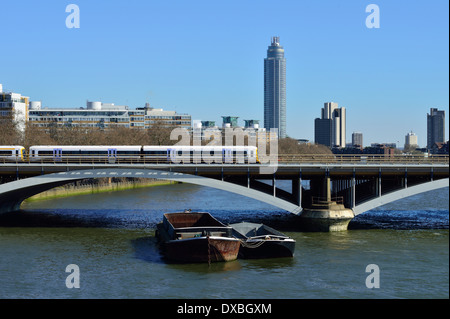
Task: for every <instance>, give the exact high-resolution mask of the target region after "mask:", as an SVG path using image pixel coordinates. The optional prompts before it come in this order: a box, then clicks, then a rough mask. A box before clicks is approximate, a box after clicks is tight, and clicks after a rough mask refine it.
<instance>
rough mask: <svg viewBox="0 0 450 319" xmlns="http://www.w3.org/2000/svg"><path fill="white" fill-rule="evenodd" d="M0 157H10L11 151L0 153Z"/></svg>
mask: <svg viewBox="0 0 450 319" xmlns="http://www.w3.org/2000/svg"><path fill="white" fill-rule="evenodd" d="M0 155H11V151H0Z"/></svg>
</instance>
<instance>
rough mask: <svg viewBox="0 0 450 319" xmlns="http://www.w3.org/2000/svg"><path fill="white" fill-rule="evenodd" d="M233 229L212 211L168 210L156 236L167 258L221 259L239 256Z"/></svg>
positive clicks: (237, 241)
mask: <svg viewBox="0 0 450 319" xmlns="http://www.w3.org/2000/svg"><path fill="white" fill-rule="evenodd" d="M232 232H233V231H232V228H231V227H230V226H226V225H224V224H222V223H221V222H220V221H218V220H217V219H215V218H214V217H213V216H211V215H210V214H209V213H203V212H186V211H185V212H182V213H181V212H180V213H166V214H164V217H163V221H162V222H161V223H159V224H158V225H157V231H156V235H157V237H158V239H159V240H160V243H161V248H162V251H163V254H164V255H165V257H166V258H167V259H169V260H171V261H175V262H192V263H195V262H208V263H211V262H218V261H231V260H235V259H237V256H238V253H239V246H240V243H241V242H240V240H239V239H237V238H235V237H233V234H232Z"/></svg>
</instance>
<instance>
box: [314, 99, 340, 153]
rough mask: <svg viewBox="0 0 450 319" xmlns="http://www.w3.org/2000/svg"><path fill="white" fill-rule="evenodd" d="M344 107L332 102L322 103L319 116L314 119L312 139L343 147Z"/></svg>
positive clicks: (317, 142)
mask: <svg viewBox="0 0 450 319" xmlns="http://www.w3.org/2000/svg"><path fill="white" fill-rule="evenodd" d="M345 130H346V109H345V107H341V108H338V104H337V103H334V102H327V103H324V107H323V108H322V111H321V118H316V119H315V121H314V141H315V143H316V144H322V145H326V146H328V147H345V146H346V145H345V139H346V135H345Z"/></svg>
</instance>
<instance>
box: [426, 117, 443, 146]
mask: <svg viewBox="0 0 450 319" xmlns="http://www.w3.org/2000/svg"><path fill="white" fill-rule="evenodd" d="M444 142H445V111H441V110H438V109H436V108H431V109H430V113H429V114H427V149H429V150H430V149H431V147H432V146H433V144H434V143H444Z"/></svg>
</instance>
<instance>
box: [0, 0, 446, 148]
mask: <svg viewBox="0 0 450 319" xmlns="http://www.w3.org/2000/svg"><path fill="white" fill-rule="evenodd" d="M70 3H74V4H77V5H78V6H79V8H80V28H79V29H68V28H67V27H66V24H65V21H66V17H67V16H68V15H69V13H66V12H65V8H66V6H67V5H68V4H70ZM371 3H374V4H377V5H378V6H379V8H380V28H379V29H368V28H367V27H366V25H365V20H366V17H367V16H368V15H369V13H366V12H365V8H366V6H367V5H369V4H371ZM448 6H449V4H448V1H447V0H431V1H403V0H388V1H384V0H383V1H381V0H368V1H363V0H345V1H344V0H343V1H337V0H308V1H300V0H277V1H266V0H258V1H256V0H239V1H235V0H227V1H213V0H209V1H197V0H192V1H186V0H184V1H179V0H171V1H167V0H166V1H160V0H158V1H138V0H128V1H112V0H110V1H92V0H91V1H82V0H71V1H54V0H53V1H50V0H44V1H31V0H29V1H21V0H15V1H5V0H0V11H1V12H2V13H1V17H0V32H1V34H2V43H3V45H2V49H1V50H0V61H1V68H0V83H2V84H3V88H4V90H7V91H14V92H18V93H21V94H23V95H26V96H29V97H30V99H31V100H41V101H42V104H43V106H44V107H45V106H47V107H50V108H54V107H67V108H69V107H85V106H86V100H91V101H98V100H100V101H102V102H106V103H115V104H125V105H129V106H130V108H136V107H141V106H143V105H144V104H145V102H149V103H150V104H151V105H152V106H153V107H162V108H164V109H169V110H176V111H177V112H179V113H189V114H191V115H192V118H193V119H194V120H215V121H216V122H217V123H219V124H221V116H222V115H234V116H239V118H240V119H239V121H240V123H241V124H243V120H244V119H259V120H261V124H262V123H263V121H262V120H263V77H264V74H263V61H264V57H265V56H266V50H267V46H268V45H269V44H270V38H271V37H272V36H275V35H276V36H280V42H281V45H283V46H284V48H285V57H286V60H287V72H286V73H287V75H286V80H287V133H288V135H289V136H291V137H294V138H306V139H309V140H312V141H313V140H314V119H315V118H316V117H319V116H320V109H321V108H322V107H323V103H324V102H330V101H333V102H337V103H338V104H339V106H345V107H346V108H347V141H348V142H350V141H351V133H352V132H353V131H361V132H362V133H363V135H364V144H365V145H370V143H373V142H398V144H399V145H400V146H403V144H404V136H405V135H406V134H407V133H408V132H410V131H413V132H415V133H416V134H417V135H418V138H419V144H420V145H421V146H425V144H426V115H427V113H428V112H429V110H430V108H431V107H437V108H439V109H443V110H445V111H446V122H447V123H448V116H449V91H448V90H449V89H448V87H449V42H448V41H449V40H448V38H449V16H448V12H449V7H448ZM446 130H447V133H446V134H447V135H446V136H447V137H446V138H447V139H448V126H447V129H446Z"/></svg>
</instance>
